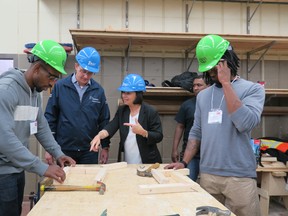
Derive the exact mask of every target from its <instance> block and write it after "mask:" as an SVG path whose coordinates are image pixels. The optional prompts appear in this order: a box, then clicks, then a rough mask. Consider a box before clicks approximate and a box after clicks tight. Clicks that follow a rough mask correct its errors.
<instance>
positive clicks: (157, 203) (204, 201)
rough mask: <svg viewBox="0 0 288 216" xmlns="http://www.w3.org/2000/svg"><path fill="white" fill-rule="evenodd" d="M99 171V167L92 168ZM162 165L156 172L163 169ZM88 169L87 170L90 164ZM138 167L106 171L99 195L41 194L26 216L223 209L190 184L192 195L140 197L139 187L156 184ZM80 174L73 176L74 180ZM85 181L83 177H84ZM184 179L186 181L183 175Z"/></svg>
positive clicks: (174, 194) (181, 193)
mask: <svg viewBox="0 0 288 216" xmlns="http://www.w3.org/2000/svg"><path fill="white" fill-rule="evenodd" d="M93 166H95V168H99V165H93ZM163 166H164V165H163V164H162V165H161V166H160V168H158V169H163ZM88 167H90V168H91V165H90V166H89V165H88ZM137 167H138V165H128V167H126V168H120V169H114V170H109V171H108V172H107V175H106V177H105V179H104V183H105V184H106V188H107V189H106V192H105V194H104V195H100V194H99V193H98V192H94V191H89V192H85V191H77V192H52V191H49V192H45V193H44V195H43V196H42V197H41V199H40V200H39V201H38V202H37V204H36V205H35V206H34V208H33V209H32V210H31V211H30V213H29V214H28V215H29V216H39V215H41V216H46V215H47V216H51V215H53V216H58V215H59V216H60V215H63V216H64V215H65V216H66V215H69V216H73V215H75V216H76V215H77V216H78V215H85V216H89V215H93V216H94V215H101V214H102V213H103V211H104V210H105V209H107V215H109V216H114V215H115V216H121V215H125V216H126V215H137V216H139V215H145V216H147V215H149V216H153V215H155V216H156V215H157V216H160V215H162V216H163V215H172V214H179V215H181V216H185V215H187V216H188V215H189V216H191V215H195V213H196V207H199V206H208V205H210V206H215V207H218V208H221V209H226V208H225V207H224V206H223V205H222V204H221V203H219V202H218V201H217V200H216V199H214V198H213V197H212V196H211V195H210V194H208V193H207V192H206V191H205V190H203V189H202V188H201V187H200V186H199V185H198V184H197V183H195V182H193V181H192V180H190V181H191V184H193V189H195V191H194V192H180V193H165V194H148V195H141V194H139V193H138V186H139V185H143V184H144V185H146V184H147V185H151V184H158V183H157V182H156V180H155V179H154V178H153V177H151V178H150V177H140V176H138V175H137V174H136V169H137ZM81 175H83V174H80V173H79V174H77V176H78V179H81V178H82V177H83V176H82V177H81ZM94 175H95V174H94ZM84 178H87V177H84ZM185 178H187V179H188V177H187V176H185Z"/></svg>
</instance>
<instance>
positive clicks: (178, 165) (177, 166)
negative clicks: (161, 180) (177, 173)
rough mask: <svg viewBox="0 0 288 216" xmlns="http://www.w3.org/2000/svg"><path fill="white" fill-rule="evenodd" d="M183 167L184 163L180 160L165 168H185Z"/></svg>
mask: <svg viewBox="0 0 288 216" xmlns="http://www.w3.org/2000/svg"><path fill="white" fill-rule="evenodd" d="M183 168H185V167H184V164H183V163H180V162H176V163H171V164H168V165H167V166H165V167H164V169H183Z"/></svg>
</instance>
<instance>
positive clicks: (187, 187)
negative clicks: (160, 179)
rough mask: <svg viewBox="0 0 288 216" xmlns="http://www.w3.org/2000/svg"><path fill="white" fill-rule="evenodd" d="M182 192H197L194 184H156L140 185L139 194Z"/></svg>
mask: <svg viewBox="0 0 288 216" xmlns="http://www.w3.org/2000/svg"><path fill="white" fill-rule="evenodd" d="M180 192H196V190H195V188H194V185H193V184H184V183H174V184H154V185H139V187H138V193H139V194H159V193H160V194H165V193H180Z"/></svg>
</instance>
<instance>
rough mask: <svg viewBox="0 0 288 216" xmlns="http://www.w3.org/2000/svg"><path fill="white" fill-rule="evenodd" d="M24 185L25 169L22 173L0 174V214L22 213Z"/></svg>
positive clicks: (12, 214) (9, 215)
mask: <svg viewBox="0 0 288 216" xmlns="http://www.w3.org/2000/svg"><path fill="white" fill-rule="evenodd" d="M24 186H25V173H24V171H23V172H21V173H13V174H1V175H0V215H3V216H6V215H7V216H20V215H21V212H22V202H23V196H24Z"/></svg>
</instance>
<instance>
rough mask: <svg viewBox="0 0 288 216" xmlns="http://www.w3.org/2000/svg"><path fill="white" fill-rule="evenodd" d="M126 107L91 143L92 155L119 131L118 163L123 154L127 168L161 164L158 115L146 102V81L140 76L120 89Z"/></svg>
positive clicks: (119, 109) (120, 108) (127, 79)
mask: <svg viewBox="0 0 288 216" xmlns="http://www.w3.org/2000/svg"><path fill="white" fill-rule="evenodd" d="M118 90H119V91H121V98H122V100H123V103H124V105H123V106H119V108H118V110H117V112H116V114H115V116H114V118H113V120H112V121H111V122H109V124H108V125H106V126H105V127H104V129H103V130H101V131H100V132H99V133H98V134H97V136H95V137H94V139H93V140H92V142H91V143H90V144H91V148H90V151H96V152H97V151H98V150H99V145H100V142H101V140H102V139H104V138H106V137H109V138H111V137H113V135H114V134H115V133H116V132H117V130H118V129H119V130H120V145H119V152H118V161H120V160H121V152H124V157H125V158H124V160H125V161H126V162H127V163H128V164H142V163H156V162H158V163H162V158H161V155H160V152H159V150H158V148H157V143H159V142H161V140H162V139H163V134H162V125H161V121H160V117H159V114H158V112H157V111H156V110H155V109H154V108H153V107H152V106H150V105H148V104H146V103H144V102H143V92H144V91H146V86H145V81H144V80H143V78H142V77H141V76H140V75H138V74H129V75H127V76H126V77H125V78H124V80H123V83H122V85H121V86H120V87H119V88H118Z"/></svg>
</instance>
